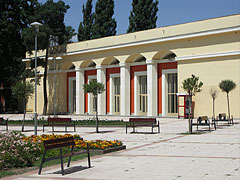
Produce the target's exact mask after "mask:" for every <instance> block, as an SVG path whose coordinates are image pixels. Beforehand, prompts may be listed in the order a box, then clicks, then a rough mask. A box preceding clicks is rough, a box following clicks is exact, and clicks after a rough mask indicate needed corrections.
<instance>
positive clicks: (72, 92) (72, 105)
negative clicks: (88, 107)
mask: <svg viewBox="0 0 240 180" xmlns="http://www.w3.org/2000/svg"><path fill="white" fill-rule="evenodd" d="M75 112H76V78H75V77H72V78H69V113H70V114H75Z"/></svg>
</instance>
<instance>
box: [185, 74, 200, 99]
mask: <svg viewBox="0 0 240 180" xmlns="http://www.w3.org/2000/svg"><path fill="white" fill-rule="evenodd" d="M182 85H183V86H182V88H183V89H184V90H185V91H187V93H188V94H189V95H190V96H194V95H195V94H196V93H197V92H201V91H202V89H201V88H202V86H203V82H202V81H199V77H196V76H195V75H193V74H192V77H190V78H187V79H185V80H183V82H182Z"/></svg>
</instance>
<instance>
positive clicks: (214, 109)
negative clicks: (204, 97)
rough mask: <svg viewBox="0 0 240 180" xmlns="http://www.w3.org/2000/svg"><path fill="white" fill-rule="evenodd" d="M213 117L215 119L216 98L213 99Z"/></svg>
mask: <svg viewBox="0 0 240 180" xmlns="http://www.w3.org/2000/svg"><path fill="white" fill-rule="evenodd" d="M213 119H215V99H213Z"/></svg>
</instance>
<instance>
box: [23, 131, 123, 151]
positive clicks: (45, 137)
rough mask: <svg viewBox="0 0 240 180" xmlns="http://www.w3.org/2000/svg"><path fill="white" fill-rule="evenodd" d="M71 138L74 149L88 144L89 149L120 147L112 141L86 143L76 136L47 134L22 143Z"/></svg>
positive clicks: (25, 138)
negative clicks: (73, 142)
mask: <svg viewBox="0 0 240 180" xmlns="http://www.w3.org/2000/svg"><path fill="white" fill-rule="evenodd" d="M70 136H73V137H74V139H75V143H76V147H77V148H79V149H86V148H87V143H88V144H89V148H90V149H99V150H103V149H107V148H111V147H115V146H121V145H122V142H121V141H119V140H114V141H106V140H96V141H86V140H83V139H81V138H80V136H79V135H78V134H74V135H71V134H64V135H55V134H52V135H47V134H42V135H41V136H34V135H32V136H28V137H23V140H24V141H32V142H38V143H42V142H43V141H44V140H50V139H56V138H64V137H70Z"/></svg>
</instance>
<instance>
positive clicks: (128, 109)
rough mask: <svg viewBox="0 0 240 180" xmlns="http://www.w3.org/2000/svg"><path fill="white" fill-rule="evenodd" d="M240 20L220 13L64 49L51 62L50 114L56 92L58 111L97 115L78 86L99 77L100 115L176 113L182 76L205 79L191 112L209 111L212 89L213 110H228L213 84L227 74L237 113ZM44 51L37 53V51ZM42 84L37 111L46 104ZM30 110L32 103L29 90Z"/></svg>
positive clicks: (238, 114) (88, 96)
mask: <svg viewBox="0 0 240 180" xmlns="http://www.w3.org/2000/svg"><path fill="white" fill-rule="evenodd" d="M239 19H240V15H239V14H238V15H232V16H225V17H219V18H214V19H208V20H203V21H197V22H191V23H186V24H179V25H174V26H168V27H161V28H156V29H152V30H146V31H140V32H135V33H129V34H124V35H118V36H111V37H106V38H100V39H96V40H89V41H83V42H78V43H71V44H68V45H67V46H65V47H61V49H62V53H60V54H57V56H61V57H62V60H58V61H56V63H57V70H56V71H54V63H53V61H49V73H48V82H47V84H48V113H49V114H51V113H53V103H54V100H53V99H54V97H56V112H57V113H58V114H60V113H69V114H79V115H81V114H94V113H95V111H96V109H95V102H96V100H95V99H94V97H93V96H92V95H91V94H85V93H84V91H83V84H85V83H88V82H89V81H91V80H93V79H96V80H97V81H98V82H101V83H103V84H104V85H105V92H104V93H102V94H101V95H99V96H98V101H97V102H98V103H99V104H98V113H99V114H100V115H117V116H131V115H132V116H164V117H165V116H177V113H178V111H179V110H178V98H177V93H184V90H183V89H182V82H183V80H184V79H186V78H188V77H190V76H191V75H192V74H194V75H196V76H199V78H200V80H201V81H202V82H203V83H204V85H203V87H202V91H201V92H199V93H197V94H196V96H194V97H193V101H194V116H199V115H208V116H210V117H211V116H212V98H211V96H210V93H209V91H210V89H216V90H217V91H218V97H217V99H216V101H215V102H216V104H215V106H216V107H215V109H216V110H215V111H216V113H222V112H227V101H226V94H224V93H223V92H221V90H220V89H219V87H218V84H219V83H220V81H221V80H225V79H231V80H233V81H234V82H235V83H236V84H237V87H236V88H235V89H234V90H233V91H232V92H231V93H230V104H231V114H233V116H234V117H236V118H240V112H239V111H240V110H239V109H240V102H239V101H240V91H239V82H240V44H239V42H240V36H239V34H240V21H239ZM44 54H45V52H40V51H39V52H38V56H39V57H42V58H44ZM55 56H56V55H55ZM28 58H32V57H30V56H29V57H28ZM25 61H26V63H27V64H28V65H29V64H30V60H28V59H26V60H25ZM39 71H40V74H43V69H41V68H39ZM42 79H43V78H42ZM54 79H55V80H54ZM54 82H56V87H57V88H56V91H55V92H54V88H53V87H54ZM42 84H43V83H41V85H40V86H38V113H41V112H42V109H43V87H42ZM28 109H34V96H33V98H32V99H30V100H29V102H28Z"/></svg>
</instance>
